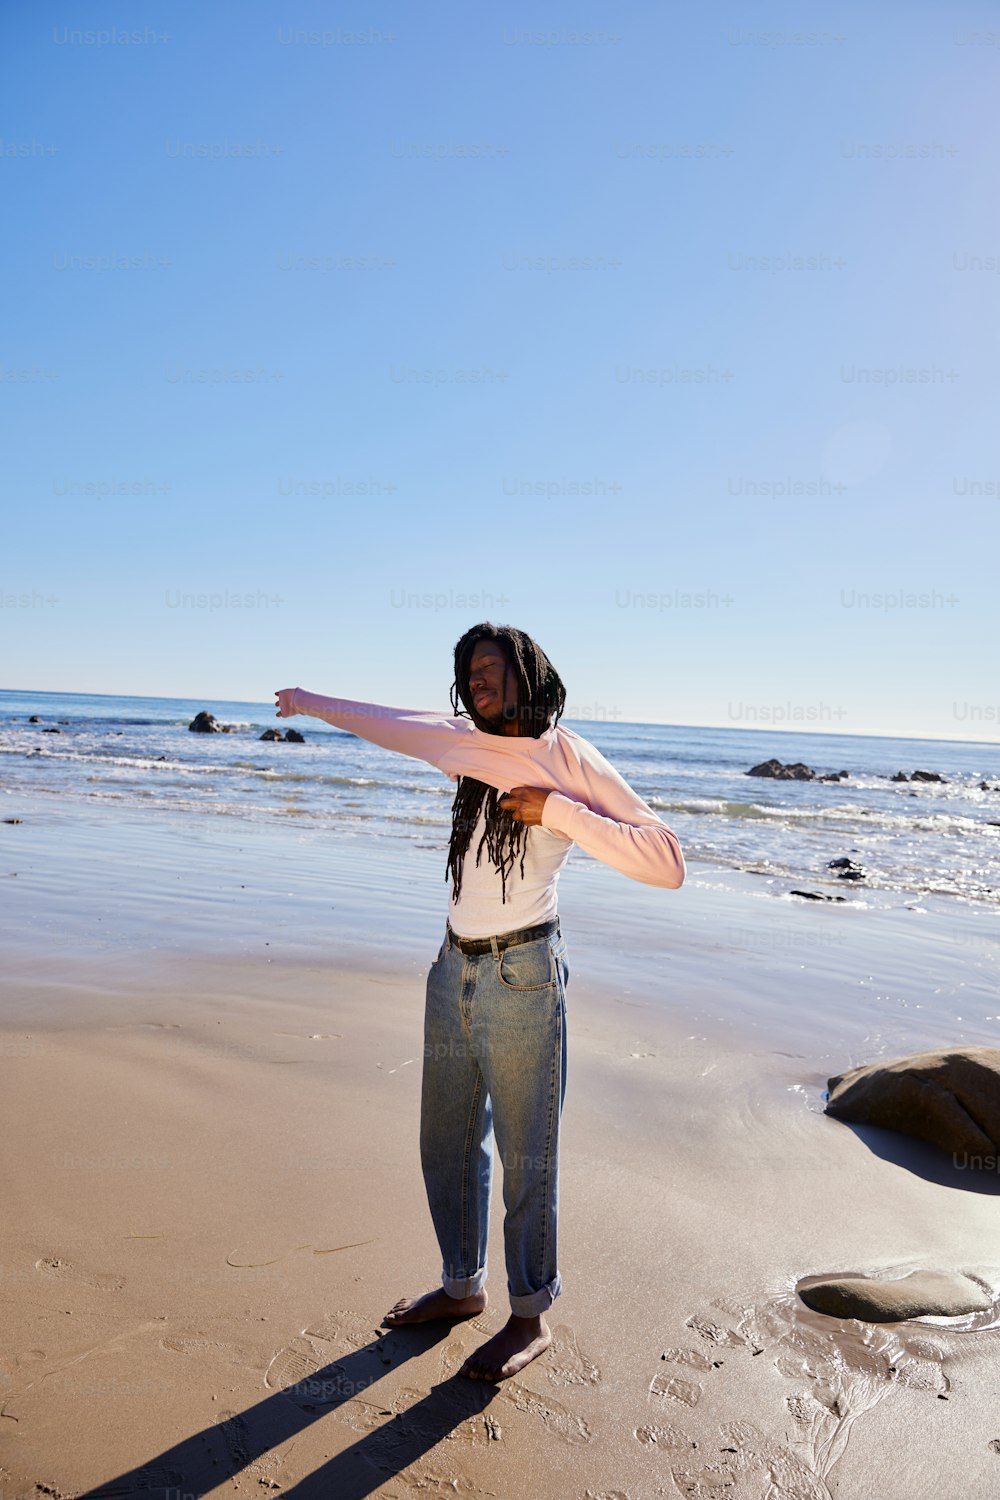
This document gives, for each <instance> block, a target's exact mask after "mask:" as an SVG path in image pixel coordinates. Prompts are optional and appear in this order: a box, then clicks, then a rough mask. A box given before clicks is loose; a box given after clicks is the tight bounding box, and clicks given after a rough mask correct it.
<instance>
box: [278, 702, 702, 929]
mask: <svg viewBox="0 0 1000 1500" xmlns="http://www.w3.org/2000/svg"><path fill="white" fill-rule="evenodd" d="M278 709H279V713H280V715H281V717H282V718H290V717H292V716H293V715H295V714H309V715H311V716H312V717H313V718H317V719H323V720H325V722H326V723H327V724H332V725H334V726H335V727H336V728H337V729H346V730H348V731H350V733H352V734H356V735H360V737H361V738H362V739H366V740H370V741H371V742H372V743H373V744H375V745H381V746H382V747H383V748H384V749H386V750H397V751H399V752H400V753H401V754H402V755H412V756H414V757H416V759H418V760H426V761H429V762H430V764H431V765H432V766H436V767H437V768H438V769H439V770H440V771H443V772H444V774H445V775H446V776H449V777H450V778H451V779H452V781H456V780H457V779H458V777H459V776H471V777H474V778H475V779H476V780H477V781H483V782H485V783H486V784H487V785H488V786H493V787H496V788H497V790H498V791H500V792H509V791H510V790H511V788H512V787H515V786H535V787H541V788H542V789H543V790H545V789H546V788H547V789H548V790H549V796H548V797H546V799H545V803H544V806H543V808H542V827H543V828H545V829H548V830H550V831H551V832H552V833H555V834H560V835H561V836H562V837H563V838H564V839H566V840H568V841H570V842H573V843H576V844H578V845H579V846H580V848H581V849H583V850H585V852H586V853H587V854H591V855H593V856H594V858H595V859H599V860H601V861H602V862H603V863H604V864H606V865H610V866H611V867H612V869H614V870H619V871H621V873H622V874H623V875H627V876H629V878H630V879H632V880H638V881H641V882H642V883H643V884H644V885H656V886H665V887H666V888H667V889H669V890H677V889H678V887H679V886H681V885H682V884H683V883H684V877H685V874H686V873H687V872H686V868H685V864H684V855H683V854H682V852H681V846H680V844H679V842H678V839H677V835H676V834H675V833H674V831H673V829H671V828H668V827H667V825H666V823H664V822H663V821H662V819H661V818H658V817H657V815H656V813H655V812H654V811H653V809H652V808H651V807H649V806H648V804H647V803H645V802H644V801H643V800H642V798H641V797H640V796H639V794H638V793H637V792H635V791H633V790H632V788H631V787H630V786H629V784H628V782H627V781H626V780H625V779H624V777H622V776H621V775H619V773H618V772H617V771H616V770H615V768H614V766H613V765H611V763H610V761H608V760H606V759H605V757H604V756H603V755H602V754H601V752H600V751H599V750H598V749H597V748H596V746H594V745H592V744H591V743H590V741H589V740H585V739H584V738H583V737H582V736H581V735H579V734H575V733H574V731H573V730H572V729H567V728H566V727H565V725H563V724H556V725H555V726H554V727H553V728H550V729H547V730H546V731H545V732H544V734H542V735H540V736H539V737H538V739H534V738H532V737H531V736H528V735H504V734H488V733H486V732H485V731H484V730H481V729H477V728H476V726H475V725H474V724H473V723H472V722H471V721H470V720H469V719H465V718H450V717H448V716H447V715H445V714H442V713H438V712H435V711H434V710H421V709H412V708H389V707H387V706H385V705H383V704H379V703H360V702H357V701H355V700H353V699H350V698H324V697H322V696H321V695H320V694H319V693H309V692H306V691H305V689H303V688H283V689H282V690H281V692H279V694H278ZM474 847H475V846H474V845H471V844H470V850H471V849H472V848H474ZM566 852H567V853H568V844H567V850H566ZM468 864H469V861H468V860H467V861H466V867H467V868H468ZM463 885H464V876H463ZM494 930H498V929H494Z"/></svg>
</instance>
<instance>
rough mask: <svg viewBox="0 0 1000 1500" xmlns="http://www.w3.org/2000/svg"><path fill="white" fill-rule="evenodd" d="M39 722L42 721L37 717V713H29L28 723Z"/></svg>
mask: <svg viewBox="0 0 1000 1500" xmlns="http://www.w3.org/2000/svg"><path fill="white" fill-rule="evenodd" d="M41 722H42V721H41V719H40V718H39V717H38V715H37V714H32V715H31V718H30V719H29V720H28V723H29V724H40V723H41Z"/></svg>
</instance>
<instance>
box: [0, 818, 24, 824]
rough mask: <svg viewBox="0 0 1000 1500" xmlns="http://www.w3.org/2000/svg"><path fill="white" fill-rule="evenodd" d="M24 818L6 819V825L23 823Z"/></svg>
mask: <svg viewBox="0 0 1000 1500" xmlns="http://www.w3.org/2000/svg"><path fill="white" fill-rule="evenodd" d="M23 821H24V820H23V818H4V822H5V823H22V822H23Z"/></svg>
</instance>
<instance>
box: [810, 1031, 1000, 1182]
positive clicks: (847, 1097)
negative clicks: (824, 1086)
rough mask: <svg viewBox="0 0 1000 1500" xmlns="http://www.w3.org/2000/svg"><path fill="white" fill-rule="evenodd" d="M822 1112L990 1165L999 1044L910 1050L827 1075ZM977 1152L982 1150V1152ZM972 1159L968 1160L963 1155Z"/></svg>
mask: <svg viewBox="0 0 1000 1500" xmlns="http://www.w3.org/2000/svg"><path fill="white" fill-rule="evenodd" d="M829 1089H830V1097H829V1099H828V1100H827V1105H826V1113H827V1114H828V1115H833V1116H834V1117H835V1118H836V1119H839V1120H853V1121H856V1122H857V1123H859V1124H863V1125H881V1126H884V1127H885V1128H886V1129H888V1130H900V1131H902V1132H904V1134H906V1135H914V1136H917V1137H918V1138H919V1139H920V1140H923V1141H929V1142H930V1143H931V1145H934V1146H940V1147H941V1148H942V1149H943V1150H945V1151H950V1152H952V1153H956V1154H957V1153H962V1152H964V1153H965V1154H966V1160H964V1161H962V1162H959V1161H958V1160H956V1161H955V1165H956V1166H963V1167H966V1166H968V1167H975V1168H978V1169H982V1168H983V1166H984V1165H985V1166H987V1167H988V1168H989V1169H991V1170H992V1169H993V1168H995V1167H996V1164H997V1155H998V1153H1000V1048H997V1047H962V1048H957V1049H955V1050H953V1051H940V1052H917V1053H913V1054H911V1055H910V1056H908V1057H900V1058H896V1059H895V1060H893V1061H892V1062H877V1063H868V1064H866V1065H864V1066H862V1067H858V1068H851V1069H849V1070H848V1071H847V1072H846V1073H838V1074H837V1075H836V1076H835V1077H833V1078H831V1079H830V1080H829ZM984 1153H986V1155H985V1157H984ZM970 1158H971V1159H970Z"/></svg>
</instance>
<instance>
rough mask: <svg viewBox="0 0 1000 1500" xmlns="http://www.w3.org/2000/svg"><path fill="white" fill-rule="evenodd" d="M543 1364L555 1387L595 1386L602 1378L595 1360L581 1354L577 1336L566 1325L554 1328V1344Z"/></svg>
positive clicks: (550, 1346) (551, 1345)
mask: <svg viewBox="0 0 1000 1500" xmlns="http://www.w3.org/2000/svg"><path fill="white" fill-rule="evenodd" d="M543 1363H544V1367H545V1373H546V1374H547V1375H548V1377H549V1379H550V1380H551V1382H552V1384H553V1385H589V1386H595V1385H597V1384H598V1382H599V1381H600V1378H601V1372H600V1370H599V1369H598V1368H597V1366H596V1365H595V1364H594V1362H593V1360H591V1359H588V1358H587V1356H586V1355H585V1354H581V1353H580V1348H579V1345H578V1344H577V1342H576V1334H575V1333H574V1332H573V1330H572V1328H568V1327H567V1326H566V1324H565V1323H560V1324H559V1326H558V1327H556V1328H553V1330H552V1342H551V1344H550V1345H549V1347H548V1350H547V1351H546V1354H545V1356H544V1361H543Z"/></svg>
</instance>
